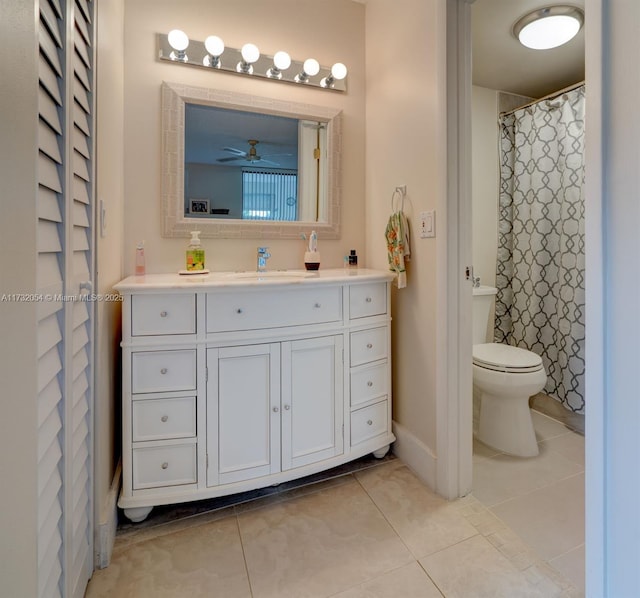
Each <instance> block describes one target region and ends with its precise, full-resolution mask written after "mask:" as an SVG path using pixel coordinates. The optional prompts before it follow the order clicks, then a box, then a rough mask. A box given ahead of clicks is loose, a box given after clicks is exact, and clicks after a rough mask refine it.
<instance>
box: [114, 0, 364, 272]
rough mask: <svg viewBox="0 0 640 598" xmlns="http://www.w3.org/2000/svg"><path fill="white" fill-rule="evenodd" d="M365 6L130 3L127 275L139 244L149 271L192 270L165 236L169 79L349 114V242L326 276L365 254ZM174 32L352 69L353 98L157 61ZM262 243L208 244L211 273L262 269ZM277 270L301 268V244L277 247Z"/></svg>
mask: <svg viewBox="0 0 640 598" xmlns="http://www.w3.org/2000/svg"><path fill="white" fill-rule="evenodd" d="M364 10H365V8H364V6H363V5H361V4H357V3H355V2H347V1H345V0H323V1H322V2H318V1H317V0H272V1H271V2H254V3H251V4H249V5H246V6H245V5H242V4H241V3H238V2H237V0H218V1H216V2H215V4H212V3H211V2H210V1H208V0H184V1H182V2H175V1H174V0H171V1H169V0H162V1H158V0H135V1H134V0H130V1H128V2H126V3H125V58H126V59H125V88H124V103H125V104H124V105H125V133H124V160H125V216H124V218H125V236H124V269H125V274H132V273H133V260H134V253H135V246H136V243H137V242H138V241H140V240H144V241H145V252H146V260H147V272H149V273H153V272H167V271H175V270H179V269H180V268H183V267H184V252H185V248H186V245H187V242H188V239H187V238H185V239H165V238H162V237H161V235H160V193H161V172H160V164H161V141H160V127H161V122H160V84H161V82H162V81H163V80H166V81H170V82H177V83H188V84H192V85H197V86H200V87H215V88H217V89H225V90H230V91H238V92H243V93H251V94H254V95H263V96H268V97H272V98H276V99H283V100H292V101H297V102H306V103H309V104H316V105H326V106H331V107H336V108H340V109H342V110H343V157H344V158H343V179H342V197H343V207H342V222H343V227H342V230H343V234H342V239H340V240H335V241H323V240H322V239H320V243H319V249H320V252H321V254H322V265H323V267H331V266H333V267H341V266H342V257H343V255H344V254H345V253H347V251H348V249H352V248H353V249H356V250H357V251H358V254H359V255H360V256H361V258H360V261H361V263H362V264H363V265H365V264H367V263H369V260H368V256H367V254H366V252H365V227H364V213H365V194H364V164H365V152H364V149H365V145H364V143H365V66H364ZM173 28H180V29H182V30H184V31H185V32H186V33H187V34H188V35H189V36H190V37H191V38H193V39H196V40H200V41H202V40H204V39H205V38H206V37H207V35H211V34H216V35H219V36H220V37H222V38H223V39H224V41H225V43H226V45H228V46H230V47H235V48H239V47H241V46H242V45H243V44H244V43H246V42H248V41H251V42H253V43H255V44H256V45H258V47H259V48H260V50H261V51H262V52H263V53H265V54H270V55H273V54H275V52H277V51H278V50H280V49H285V50H286V51H287V52H289V54H290V55H291V56H292V58H294V59H296V60H305V59H306V58H308V57H310V56H313V57H315V58H316V59H317V60H318V61H319V62H320V64H323V65H331V64H333V63H334V62H338V61H340V62H344V63H345V64H346V65H347V67H348V68H349V75H348V92H347V93H345V94H340V93H331V92H327V91H324V90H321V89H317V88H309V87H305V88H303V87H296V86H294V85H288V84H283V83H278V82H273V81H267V80H263V79H260V80H257V79H250V78H248V77H239V76H236V75H233V74H230V73H220V72H211V71H205V70H202V69H197V68H187V67H183V66H182V67H181V66H177V65H174V64H170V63H166V62H162V63H161V62H159V61H158V60H156V58H155V56H156V34H157V33H166V32H168V31H169V30H171V29H173ZM259 244H260V245H263V244H265V243H264V241H259V240H225V239H221V240H217V239H204V240H203V245H204V248H205V250H206V252H207V265H208V266H209V267H210V268H211V269H213V270H234V269H252V268H255V248H256V247H257V246H258V245H259ZM267 244H268V245H269V247H270V252H271V255H272V257H271V259H270V260H269V267H271V268H301V267H302V265H303V250H304V247H303V244H302V242H297V241H283V240H274V241H272V240H269V241H268V243H267Z"/></svg>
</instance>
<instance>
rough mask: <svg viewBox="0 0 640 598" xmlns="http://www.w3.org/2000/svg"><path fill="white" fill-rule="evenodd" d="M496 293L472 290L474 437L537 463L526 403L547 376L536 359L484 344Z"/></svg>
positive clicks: (521, 351)
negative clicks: (477, 410) (477, 409)
mask: <svg viewBox="0 0 640 598" xmlns="http://www.w3.org/2000/svg"><path fill="white" fill-rule="evenodd" d="M496 292H497V289H495V288H493V287H488V286H480V287H474V289H473V392H474V397H476V398H479V400H480V416H479V422H478V431H477V434H476V437H477V438H478V440H480V441H481V442H483V443H484V444H486V445H488V446H490V447H492V448H494V449H496V450H499V451H501V452H503V453H507V454H509V455H514V456H517V457H535V456H536V455H537V454H538V443H537V441H536V435H535V432H534V429H533V422H532V421H531V410H530V409H529V397H530V396H532V395H534V394H536V393H538V392H540V391H541V390H542V389H543V388H544V386H545V384H546V382H547V374H546V372H545V370H544V366H543V365H542V359H541V358H540V356H539V355H536V354H535V353H533V352H531V351H527V350H526V349H520V348H518V347H512V346H510V345H505V344H501V343H487V342H486V340H487V327H488V324H489V315H490V313H491V306H492V304H493V301H494V299H495V295H496Z"/></svg>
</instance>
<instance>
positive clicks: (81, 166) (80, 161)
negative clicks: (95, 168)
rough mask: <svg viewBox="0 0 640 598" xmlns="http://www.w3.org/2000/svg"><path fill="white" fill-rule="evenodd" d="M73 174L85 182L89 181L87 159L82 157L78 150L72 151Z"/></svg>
mask: <svg viewBox="0 0 640 598" xmlns="http://www.w3.org/2000/svg"><path fill="white" fill-rule="evenodd" d="M73 174H74V175H75V176H76V177H78V178H79V179H82V180H83V181H85V182H89V181H90V180H91V179H90V177H89V166H88V164H87V160H86V159H85V158H83V157H82V156H81V155H80V154H79V153H78V152H76V151H75V150H74V152H73Z"/></svg>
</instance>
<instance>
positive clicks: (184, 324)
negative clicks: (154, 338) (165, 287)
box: [131, 293, 196, 336]
mask: <svg viewBox="0 0 640 598" xmlns="http://www.w3.org/2000/svg"><path fill="white" fill-rule="evenodd" d="M195 332H196V296H195V294H193V293H189V294H185V295H177V294H174V295H133V296H132V297H131V335H132V336H151V335H157V334H195Z"/></svg>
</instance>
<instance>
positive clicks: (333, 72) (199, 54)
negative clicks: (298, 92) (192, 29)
mask: <svg viewBox="0 0 640 598" xmlns="http://www.w3.org/2000/svg"><path fill="white" fill-rule="evenodd" d="M156 37H157V44H158V54H157V57H158V60H161V61H164V60H166V61H169V62H171V63H173V64H180V65H187V66H195V67H200V68H206V69H208V70H209V71H215V72H224V73H233V74H236V75H243V76H249V77H254V78H263V79H267V80H270V81H274V82H282V83H290V84H291V83H293V84H298V85H299V84H304V85H305V86H309V87H317V88H320V89H325V90H329V91H346V89H347V83H346V77H347V67H346V66H345V65H344V64H342V63H341V62H336V63H335V64H334V65H333V66H332V67H331V68H329V67H326V66H321V65H320V64H319V63H318V61H317V60H315V59H314V58H308V59H307V60H305V61H304V62H302V61H297V60H293V59H292V58H291V56H289V54H288V53H287V52H285V51H283V50H280V51H278V52H276V53H275V55H274V56H268V55H265V54H261V53H260V50H259V49H258V47H257V46H256V45H255V44H245V45H244V46H242V48H240V49H238V48H230V47H227V46H225V43H224V41H223V40H222V39H221V38H220V37H218V36H217V35H210V36H208V37H207V38H206V39H205V40H204V42H201V41H196V40H190V39H189V37H188V36H187V34H186V33H185V32H184V31H181V30H179V29H173V30H171V31H170V32H169V33H168V34H164V33H158V34H157V36H156ZM187 48H189V55H188V56H187V52H186V50H187Z"/></svg>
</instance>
